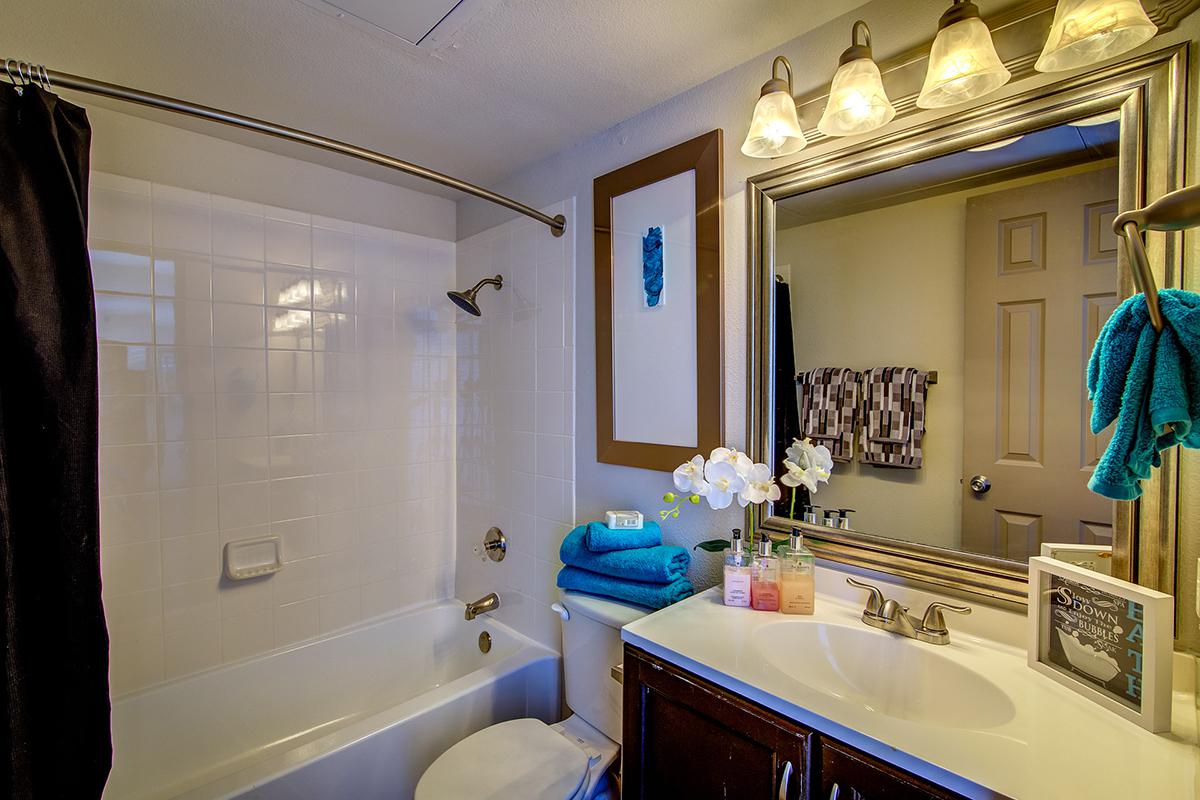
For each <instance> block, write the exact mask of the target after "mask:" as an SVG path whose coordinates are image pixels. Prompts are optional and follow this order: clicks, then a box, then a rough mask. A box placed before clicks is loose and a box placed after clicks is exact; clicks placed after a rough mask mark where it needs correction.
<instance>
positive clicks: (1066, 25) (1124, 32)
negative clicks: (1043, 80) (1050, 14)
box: [1033, 0, 1158, 72]
mask: <svg viewBox="0 0 1200 800" xmlns="http://www.w3.org/2000/svg"><path fill="white" fill-rule="evenodd" d="M1157 32H1158V28H1157V27H1156V26H1155V24H1154V23H1153V22H1151V21H1150V18H1149V17H1148V16H1146V11H1145V9H1143V8H1142V4H1141V2H1139V0H1058V6H1057V7H1056V8H1055V9H1054V22H1053V23H1052V24H1051V25H1050V36H1049V37H1048V38H1047V39H1046V46H1045V47H1044V48H1042V54H1041V56H1039V57H1038V60H1037V63H1036V64H1034V65H1033V66H1034V69H1036V70H1037V71H1038V72H1061V71H1063V70H1068V69H1075V68H1076V67H1084V66H1087V65H1088V64H1095V63H1096V62H1098V61H1103V60H1105V59H1106V58H1112V57H1113V56H1115V55H1119V54H1121V53H1124V52H1126V51H1128V50H1132V49H1133V48H1135V47H1137V46H1138V45H1140V44H1142V43H1143V42H1147V41H1149V40H1150V39H1152V38H1154V34H1155V33H1157Z"/></svg>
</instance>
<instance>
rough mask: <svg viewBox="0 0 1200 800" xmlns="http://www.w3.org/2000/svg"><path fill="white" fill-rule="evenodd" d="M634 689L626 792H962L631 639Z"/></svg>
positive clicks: (629, 687) (777, 795)
mask: <svg viewBox="0 0 1200 800" xmlns="http://www.w3.org/2000/svg"><path fill="white" fill-rule="evenodd" d="M624 692H625V707H624V723H623V728H624V729H623V732H622V738H623V742H622V758H623V761H622V775H621V796H622V797H623V798H624V800H668V799H669V798H676V797H686V798H688V800H709V798H711V799H712V800H757V799H758V798H762V800H768V798H769V800H810V798H811V800H826V798H835V799H836V800H918V798H920V799H921V800H924V799H925V798H938V800H951V799H952V798H958V797H959V796H958V795H956V794H954V793H952V792H948V791H946V790H945V789H942V788H940V787H938V786H935V785H933V784H930V783H928V782H926V781H924V780H922V779H920V778H918V777H916V776H915V775H911V774H909V773H907V772H904V771H903V770H900V769H897V768H896V767H893V766H891V765H890V764H886V763H884V762H882V761H879V760H878V759H875V758H872V757H870V756H868V755H866V754H864V753H860V752H859V751H857V750H855V749H853V748H851V747H849V746H847V745H845V744H842V743H841V742H838V741H837V740H835V739H832V738H830V737H828V736H824V735H821V734H818V733H817V732H815V731H812V730H809V729H808V728H805V727H804V726H802V725H798V724H797V723H795V722H793V721H792V720H790V719H787V718H786V717H783V716H780V715H779V714H776V713H775V712H773V711H771V710H769V709H766V708H763V707H762V706H759V705H758V704H756V703H752V702H750V701H749V700H746V699H745V698H743V697H740V696H738V695H736V694H733V693H731V692H729V691H727V690H725V689H723V688H721V687H719V686H717V685H716V684H713V683H710V682H708V681H706V680H704V679H703V678H700V677H698V676H696V675H693V674H691V673H690V672H687V671H686V670H683V669H680V668H679V667H677V666H675V665H673V664H669V663H667V662H666V661H662V660H661V659H658V658H655V657H654V656H652V655H650V654H649V653H646V652H645V651H642V650H639V649H637V648H636V647H631V646H629V645H626V646H625V674H624ZM835 787H836V788H835Z"/></svg>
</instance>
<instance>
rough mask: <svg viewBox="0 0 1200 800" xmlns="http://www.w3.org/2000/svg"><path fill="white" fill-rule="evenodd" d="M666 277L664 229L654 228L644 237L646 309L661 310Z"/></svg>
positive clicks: (643, 273)
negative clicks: (664, 269)
mask: <svg viewBox="0 0 1200 800" xmlns="http://www.w3.org/2000/svg"><path fill="white" fill-rule="evenodd" d="M665 281H666V275H665V273H664V272H663V229H662V228H661V227H652V228H650V229H649V230H647V232H646V235H645V236H643V237H642V293H643V298H644V300H645V302H646V308H661V307H662V306H663V305H664V304H665V302H666V297H665V296H664V294H663V289H664V288H665Z"/></svg>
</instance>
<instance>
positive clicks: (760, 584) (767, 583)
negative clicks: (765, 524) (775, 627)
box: [750, 532, 779, 611]
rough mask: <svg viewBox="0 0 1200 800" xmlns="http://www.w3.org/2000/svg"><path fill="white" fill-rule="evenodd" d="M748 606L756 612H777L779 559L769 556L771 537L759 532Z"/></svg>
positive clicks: (751, 573) (751, 574)
mask: <svg viewBox="0 0 1200 800" xmlns="http://www.w3.org/2000/svg"><path fill="white" fill-rule="evenodd" d="M750 605H751V607H752V608H754V609H756V610H758V611H778V610H779V559H778V558H776V557H775V556H773V555H772V554H771V537H769V536H767V535H766V534H765V533H761V532H760V534H759V540H758V555H756V556H754V565H753V567H752V568H751V570H750Z"/></svg>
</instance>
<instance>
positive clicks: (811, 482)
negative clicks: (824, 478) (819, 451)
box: [779, 458, 817, 493]
mask: <svg viewBox="0 0 1200 800" xmlns="http://www.w3.org/2000/svg"><path fill="white" fill-rule="evenodd" d="M783 466H784V468H785V469H787V474H786V475H783V476H781V477H780V478H779V482H780V483H782V484H783V485H784V486H788V487H791V488H793V489H794V488H796V487H797V486H803V487H804V488H806V489H808V490H809V491H810V492H814V493H815V492H816V491H817V473H816V470H815V469H813V470H807V469H801V468H800V465H799V464H797V463H796V462H794V461H790V460H788V459H786V458H785V459H784V460H783Z"/></svg>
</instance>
